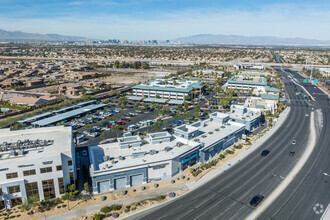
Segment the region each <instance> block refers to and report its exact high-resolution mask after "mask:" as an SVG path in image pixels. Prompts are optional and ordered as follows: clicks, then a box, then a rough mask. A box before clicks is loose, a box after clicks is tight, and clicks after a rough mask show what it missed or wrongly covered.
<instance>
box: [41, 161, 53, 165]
mask: <svg viewBox="0 0 330 220" xmlns="http://www.w3.org/2000/svg"><path fill="white" fill-rule="evenodd" d="M52 163H53V161H45V162H42V164H43V165H48V164H52Z"/></svg>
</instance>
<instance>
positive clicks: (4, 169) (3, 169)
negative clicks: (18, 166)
mask: <svg viewBox="0 0 330 220" xmlns="http://www.w3.org/2000/svg"><path fill="white" fill-rule="evenodd" d="M6 170H9V168H2V169H0V171H6Z"/></svg>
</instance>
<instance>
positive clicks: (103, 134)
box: [100, 131, 107, 140]
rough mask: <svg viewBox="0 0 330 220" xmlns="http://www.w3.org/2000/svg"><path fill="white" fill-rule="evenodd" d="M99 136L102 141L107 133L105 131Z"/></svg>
mask: <svg viewBox="0 0 330 220" xmlns="http://www.w3.org/2000/svg"><path fill="white" fill-rule="evenodd" d="M100 136H101V138H102V139H103V140H104V139H105V138H106V136H107V132H106V131H102V133H101V135H100Z"/></svg>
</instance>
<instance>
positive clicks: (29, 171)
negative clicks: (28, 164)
mask: <svg viewBox="0 0 330 220" xmlns="http://www.w3.org/2000/svg"><path fill="white" fill-rule="evenodd" d="M23 175H24V176H31V175H36V170H35V169H33V170H25V171H23Z"/></svg>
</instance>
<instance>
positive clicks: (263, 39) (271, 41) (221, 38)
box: [175, 34, 330, 46]
mask: <svg viewBox="0 0 330 220" xmlns="http://www.w3.org/2000/svg"><path fill="white" fill-rule="evenodd" d="M175 41H180V42H181V43H188V44H224V45H291V46H294V45H297V46H329V45H330V40H327V41H323V40H315V39H305V38H281V37H267V36H260V37H258V36H256V37H246V36H239V35H213V34H199V35H193V36H188V37H182V38H178V39H175Z"/></svg>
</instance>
